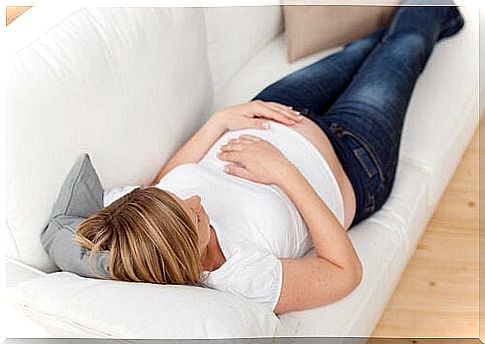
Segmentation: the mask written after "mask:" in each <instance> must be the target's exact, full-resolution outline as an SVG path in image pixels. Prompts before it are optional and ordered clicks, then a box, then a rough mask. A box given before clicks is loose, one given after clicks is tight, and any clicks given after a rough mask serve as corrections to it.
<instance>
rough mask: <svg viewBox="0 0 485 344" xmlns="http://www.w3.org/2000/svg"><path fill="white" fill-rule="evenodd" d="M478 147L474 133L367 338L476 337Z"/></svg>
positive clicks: (484, 154) (481, 152) (484, 125)
mask: <svg viewBox="0 0 485 344" xmlns="http://www.w3.org/2000/svg"><path fill="white" fill-rule="evenodd" d="M481 129H482V130H485V121H484V122H483V123H482V124H481ZM483 141H485V140H483ZM484 143H485V142H484ZM484 143H482V145H484ZM479 146H480V145H479V135H478V130H477V132H476V133H475V135H474V137H473V139H472V141H471V143H470V146H469V147H468V150H467V152H466V154H465V155H464V157H463V159H462V161H461V163H460V166H459V167H458V169H457V171H456V172H455V175H454V177H453V179H452V181H451V183H450V184H449V186H448V188H447V190H446V192H445V194H444V195H443V197H442V199H441V201H440V204H439V206H438V209H437V210H436V213H435V214H434V215H433V217H432V219H431V220H430V222H429V224H428V227H427V229H426V231H425V233H424V234H423V237H422V238H421V241H420V243H419V245H418V248H417V251H416V253H415V254H414V256H413V258H412V259H411V261H410V263H409V265H408V267H407V269H406V271H405V273H404V275H403V277H402V279H401V281H400V283H399V286H398V288H397V289H396V291H395V292H394V295H393V296H392V298H391V300H390V302H389V303H388V305H387V308H386V310H385V312H384V314H383V315H382V317H381V319H380V322H379V324H378V325H377V327H376V328H375V330H374V332H373V334H372V337H374V336H375V337H475V338H477V337H478V290H479V284H478V260H479V254H478V252H479V251H478V224H479V223H478V220H479V217H478V205H479V158H480V157H483V158H485V147H482V149H479ZM483 161H485V160H483ZM377 342H379V341H376V343H377ZM418 342H420V341H418ZM369 343H372V341H369ZM379 343H380V342H379Z"/></svg>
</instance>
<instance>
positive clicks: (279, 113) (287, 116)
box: [254, 101, 303, 125]
mask: <svg viewBox="0 0 485 344" xmlns="http://www.w3.org/2000/svg"><path fill="white" fill-rule="evenodd" d="M254 104H255V110H256V114H258V115H261V116H263V117H269V118H271V119H274V120H276V121H278V122H281V123H283V124H287V125H293V124H296V123H297V122H299V121H301V120H302V119H303V116H301V115H299V113H298V112H297V111H294V110H293V109H292V108H290V107H288V106H285V105H282V104H278V103H275V102H263V101H255V102H254Z"/></svg>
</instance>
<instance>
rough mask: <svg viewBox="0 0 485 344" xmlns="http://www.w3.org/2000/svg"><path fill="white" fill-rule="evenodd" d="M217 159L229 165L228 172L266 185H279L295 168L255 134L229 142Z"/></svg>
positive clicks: (268, 143)
mask: <svg viewBox="0 0 485 344" xmlns="http://www.w3.org/2000/svg"><path fill="white" fill-rule="evenodd" d="M217 156H218V158H219V159H221V160H223V161H227V162H229V164H227V165H226V166H225V167H224V171H225V172H226V173H228V174H231V175H234V176H237V177H241V178H244V179H248V180H251V181H254V182H258V183H263V184H276V185H279V184H280V181H282V179H281V178H284V177H285V175H286V174H287V172H289V171H290V170H291V169H294V168H295V166H294V165H293V164H292V163H291V162H290V161H289V160H288V159H287V158H286V157H285V156H284V155H283V153H281V151H280V150H279V149H278V148H276V147H275V146H274V145H272V144H271V143H270V142H268V141H266V140H264V139H262V138H259V137H256V136H253V135H241V136H239V138H237V139H231V140H229V141H228V142H227V143H226V144H225V145H224V146H222V147H221V151H220V152H219V153H218V154H217Z"/></svg>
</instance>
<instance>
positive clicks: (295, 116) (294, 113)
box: [265, 102, 303, 122]
mask: <svg viewBox="0 0 485 344" xmlns="http://www.w3.org/2000/svg"><path fill="white" fill-rule="evenodd" d="M265 104H266V105H268V106H271V107H274V108H275V109H279V110H280V111H282V113H284V114H285V115H287V116H289V117H290V118H291V119H293V120H295V121H297V122H298V121H300V120H301V119H302V118H303V116H302V115H301V114H300V113H299V112H298V111H296V110H293V107H291V106H287V105H283V104H280V103H275V102H266V103H265Z"/></svg>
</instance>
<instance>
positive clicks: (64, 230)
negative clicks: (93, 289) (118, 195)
mask: <svg viewBox="0 0 485 344" xmlns="http://www.w3.org/2000/svg"><path fill="white" fill-rule="evenodd" d="M103 194H104V190H103V187H102V185H101V182H100V180H99V177H98V175H97V174H96V171H95V170H94V168H93V165H92V164H91V160H90V158H89V155H88V154H83V155H82V156H81V157H80V158H79V159H78V160H77V161H76V163H75V164H74V166H73V167H72V169H71V171H70V172H69V174H68V175H67V178H66V179H65V180H64V183H63V184H62V187H61V190H60V192H59V195H58V198H57V201H56V203H55V204H54V207H53V208H52V213H51V216H50V220H49V223H48V225H47V226H46V227H45V228H44V230H43V231H42V234H41V242H42V246H43V247H44V250H45V251H46V252H47V254H48V255H49V256H50V257H51V258H52V259H53V260H54V262H55V263H56V265H57V266H58V267H59V268H60V269H61V270H63V271H69V272H73V273H75V274H77V275H80V276H84V277H100V278H110V275H109V272H108V260H109V252H107V251H101V252H99V253H98V254H96V255H95V256H93V259H92V260H93V261H92V267H93V269H94V271H95V273H93V271H92V270H91V269H90V263H91V262H90V255H91V251H90V250H87V249H86V248H84V247H82V246H81V245H80V244H78V243H77V242H76V240H75V238H74V234H75V232H76V230H77V227H78V226H79V224H80V223H81V222H82V221H83V220H84V219H85V218H87V217H88V216H89V215H90V214H92V213H94V212H96V211H98V210H99V209H101V208H103Z"/></svg>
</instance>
